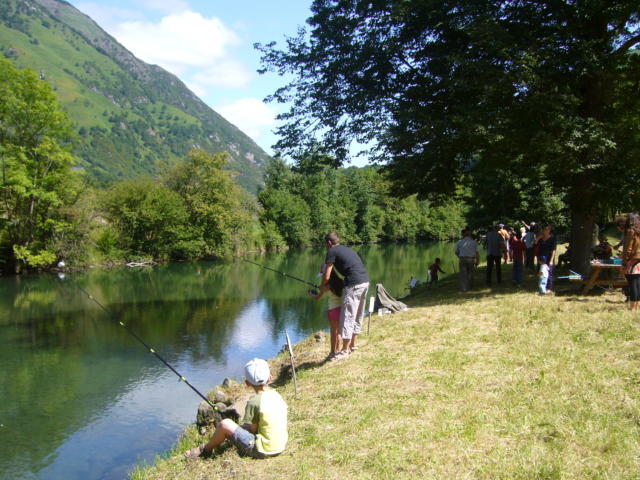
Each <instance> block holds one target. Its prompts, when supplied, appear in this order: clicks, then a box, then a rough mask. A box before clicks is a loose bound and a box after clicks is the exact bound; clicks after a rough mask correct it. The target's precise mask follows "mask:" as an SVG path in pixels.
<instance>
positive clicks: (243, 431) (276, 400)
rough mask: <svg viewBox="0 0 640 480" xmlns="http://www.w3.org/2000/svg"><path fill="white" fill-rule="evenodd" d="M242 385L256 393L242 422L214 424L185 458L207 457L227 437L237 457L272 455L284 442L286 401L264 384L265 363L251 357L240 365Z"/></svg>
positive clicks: (267, 374)
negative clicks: (243, 376) (242, 378)
mask: <svg viewBox="0 0 640 480" xmlns="http://www.w3.org/2000/svg"><path fill="white" fill-rule="evenodd" d="M244 374H245V384H246V385H247V386H249V387H251V388H253V391H254V392H255V393H256V394H255V395H254V396H253V397H251V398H250V399H249V401H248V402H247V406H246V409H245V412H244V418H243V425H242V426H240V425H238V424H236V423H235V422H234V421H233V420H231V419H229V418H225V419H223V420H222V421H221V422H220V423H219V424H218V426H217V427H216V430H215V432H213V435H212V436H211V440H209V442H208V443H203V444H202V445H200V446H199V447H196V448H193V449H191V450H189V451H187V452H185V454H184V455H185V457H188V458H192V457H204V456H209V455H211V453H212V452H213V451H214V450H215V449H216V448H218V447H219V446H220V445H221V444H222V442H224V441H225V440H229V442H231V443H232V444H233V445H235V446H236V448H237V449H238V453H239V454H240V455H241V456H248V457H253V458H268V457H274V456H276V455H278V454H280V453H282V452H283V451H284V447H285V446H286V444H287V440H288V438H289V437H288V433H287V404H286V403H285V401H284V400H283V399H282V397H281V396H280V394H279V393H278V392H276V391H275V390H271V389H270V388H268V387H267V385H268V384H269V383H270V382H271V380H272V378H271V373H270V371H269V364H268V363H267V362H266V361H265V360H262V359H260V358H254V359H253V360H251V361H250V362H249V363H247V364H246V365H245V366H244Z"/></svg>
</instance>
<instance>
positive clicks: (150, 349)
mask: <svg viewBox="0 0 640 480" xmlns="http://www.w3.org/2000/svg"><path fill="white" fill-rule="evenodd" d="M60 281H62V278H61V279H60ZM76 287H78V289H79V290H80V291H81V292H82V293H84V294H85V295H86V296H87V298H89V299H90V300H93V301H94V302H95V303H96V305H98V306H99V307H100V308H101V309H102V311H103V312H104V313H105V314H106V315H107V317H108V318H109V319H110V320H111V321H113V322H114V323H116V324H118V325H120V326H121V327H123V328H124V329H125V330H126V331H127V333H128V334H129V335H131V336H132V337H133V338H135V339H136V340H137V341H138V342H140V343H141V344H142V345H143V346H144V348H146V349H147V350H149V352H151V353H153V354H154V355H155V357H156V358H157V359H158V360H160V361H161V362H162V363H164V365H165V366H166V367H167V368H168V369H169V370H171V371H172V372H173V373H175V374H176V375H177V376H178V381H181V382H184V383H185V384H186V385H187V386H188V387H189V388H190V389H191V390H193V391H194V392H196V394H197V395H198V396H199V397H200V398H202V399H203V400H204V401H205V402H207V403H208V404H209V405H210V406H211V408H213V410H214V411H216V412H217V411H218V407H216V406H215V405H214V404H213V403H212V402H211V400H209V399H208V398H207V397H206V396H205V395H203V394H202V393H201V392H200V390H198V389H197V388H196V387H194V386H193V385H191V383H189V381H188V380H187V379H186V378H185V377H184V376H182V375H181V374H180V372H178V371H177V370H176V369H175V368H173V366H171V364H170V363H169V362H167V361H166V360H165V359H164V358H162V356H161V355H160V354H159V353H158V352H157V351H156V350H155V349H154V348H152V347H150V346H149V345H148V344H147V342H145V341H144V340H143V339H142V338H141V337H140V336H139V335H138V334H137V333H136V332H134V331H133V330H132V329H131V328H129V326H128V325H127V324H125V323H124V322H123V321H122V320H119V319H118V318H116V315H114V314H113V313H111V311H109V310H108V309H107V308H106V307H105V306H104V305H102V304H101V303H100V302H99V301H98V300H97V299H96V298H95V297H94V296H93V295H91V294H90V293H89V292H87V291H86V290H85V289H84V288H82V287H81V286H80V285H78V284H76Z"/></svg>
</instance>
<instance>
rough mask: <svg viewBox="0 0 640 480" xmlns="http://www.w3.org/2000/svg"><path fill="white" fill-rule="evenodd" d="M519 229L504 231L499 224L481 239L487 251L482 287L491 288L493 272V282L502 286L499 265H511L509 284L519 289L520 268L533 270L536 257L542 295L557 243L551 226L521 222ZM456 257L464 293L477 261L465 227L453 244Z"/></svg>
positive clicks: (548, 284) (474, 244)
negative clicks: (458, 239)
mask: <svg viewBox="0 0 640 480" xmlns="http://www.w3.org/2000/svg"><path fill="white" fill-rule="evenodd" d="M522 225H523V226H522V227H521V228H520V230H518V231H516V230H515V229H513V228H505V226H504V225H503V224H501V223H500V224H497V225H495V226H492V227H491V228H490V229H489V231H488V232H487V234H486V237H485V247H486V250H487V273H486V284H487V285H488V286H491V281H492V277H493V272H494V270H495V272H496V273H495V277H496V281H497V283H502V267H501V266H502V263H503V262H504V263H507V262H509V261H512V262H513V270H512V279H511V280H512V283H513V285H514V286H517V287H520V286H522V280H523V275H524V269H525V268H528V269H530V270H532V271H533V270H534V269H535V264H534V260H535V258H536V257H537V259H538V265H539V273H538V275H539V277H540V279H539V290H540V293H541V294H546V293H547V292H549V291H551V288H552V278H553V277H552V268H553V262H554V257H555V253H556V247H557V242H556V238H555V236H554V235H553V233H552V226H551V225H549V224H547V225H545V226H544V228H542V229H539V228H538V226H537V225H536V224H535V223H534V222H531V224H530V225H527V224H526V223H524V222H522ZM455 253H456V256H457V257H458V259H459V265H460V289H461V290H462V291H463V292H466V291H467V290H469V289H470V288H471V287H472V281H473V270H474V269H475V267H476V266H477V265H478V264H479V262H480V251H479V248H478V243H477V241H476V240H474V238H473V235H472V232H471V230H470V229H469V228H465V229H464V230H463V231H462V239H461V240H460V241H459V242H458V243H457V245H456V251H455Z"/></svg>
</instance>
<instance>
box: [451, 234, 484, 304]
mask: <svg viewBox="0 0 640 480" xmlns="http://www.w3.org/2000/svg"><path fill="white" fill-rule="evenodd" d="M456 256H457V257H458V262H459V265H460V290H462V291H463V292H466V291H467V290H469V289H471V288H472V287H473V271H474V270H475V267H477V266H478V263H480V251H479V250H478V243H477V242H476V241H475V240H474V239H473V237H472V236H471V230H469V228H465V229H464V230H462V239H460V241H459V242H458V243H457V244H456Z"/></svg>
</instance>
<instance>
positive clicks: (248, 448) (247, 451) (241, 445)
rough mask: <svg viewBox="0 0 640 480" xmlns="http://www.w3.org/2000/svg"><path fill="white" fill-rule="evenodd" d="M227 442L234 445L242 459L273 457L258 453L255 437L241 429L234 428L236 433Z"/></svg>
mask: <svg viewBox="0 0 640 480" xmlns="http://www.w3.org/2000/svg"><path fill="white" fill-rule="evenodd" d="M229 441H230V442H231V443H232V444H233V445H235V447H236V448H237V449H238V453H239V454H240V455H241V456H243V457H252V458H267V457H272V456H273V455H266V454H264V453H262V452H260V451H258V447H257V446H256V436H255V435H254V434H253V433H251V432H249V431H247V430H245V429H244V428H242V427H238V428H236V431H235V432H233V434H232V435H231V436H230V437H229Z"/></svg>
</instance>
